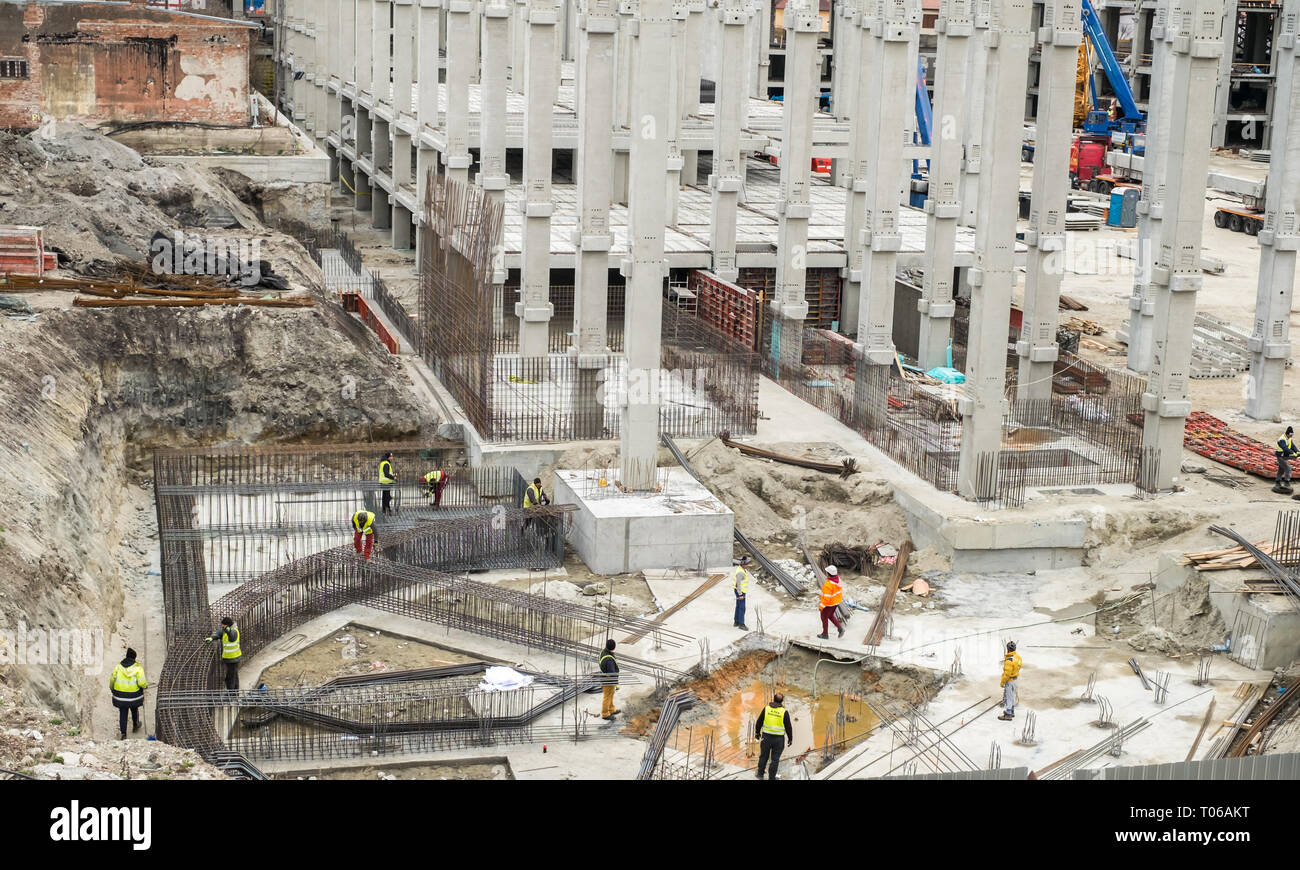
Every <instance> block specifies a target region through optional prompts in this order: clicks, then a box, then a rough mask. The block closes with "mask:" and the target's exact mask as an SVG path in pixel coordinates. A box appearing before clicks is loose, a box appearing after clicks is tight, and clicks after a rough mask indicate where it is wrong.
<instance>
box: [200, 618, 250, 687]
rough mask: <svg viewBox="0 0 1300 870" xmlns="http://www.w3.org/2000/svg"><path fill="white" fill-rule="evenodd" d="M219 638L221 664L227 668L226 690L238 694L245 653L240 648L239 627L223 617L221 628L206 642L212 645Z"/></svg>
mask: <svg viewBox="0 0 1300 870" xmlns="http://www.w3.org/2000/svg"><path fill="white" fill-rule="evenodd" d="M217 638H221V662H222V664H224V665H225V666H226V689H227V690H229V691H231V692H238V691H239V660H240V659H241V658H243V657H244V651H243V649H241V648H240V646H239V626H237V625H235V620H233V619H231V618H230V617H229V616H224V617H222V619H221V626H220V627H219V628H218V629H217V630H216V631H214V632H212V634H210V635H209V636H208V637H206V638H204V640H205V641H206V642H207V643H212V642H213V641H214V640H216V639H217Z"/></svg>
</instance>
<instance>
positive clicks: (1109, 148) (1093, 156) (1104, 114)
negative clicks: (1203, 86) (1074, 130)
mask: <svg viewBox="0 0 1300 870" xmlns="http://www.w3.org/2000/svg"><path fill="white" fill-rule="evenodd" d="M1083 32H1084V34H1085V36H1086V37H1087V39H1086V41H1085V42H1086V45H1084V46H1081V50H1083V51H1085V52H1086V51H1087V46H1091V47H1092V50H1093V51H1094V52H1096V54H1097V58H1098V60H1100V61H1101V68H1102V71H1103V72H1104V73H1105V74H1106V80H1107V81H1109V82H1110V86H1111V89H1112V90H1114V91H1115V100H1114V102H1113V104H1112V105H1111V106H1110V107H1104V106H1103V105H1102V101H1101V97H1100V96H1099V95H1098V93H1097V82H1096V80H1095V78H1094V77H1093V75H1092V73H1091V71H1090V69H1089V66H1088V64H1087V63H1086V62H1085V63H1083V64H1081V65H1080V77H1081V78H1084V77H1086V82H1087V89H1088V93H1089V95H1090V96H1091V106H1092V108H1090V109H1088V111H1087V114H1086V115H1085V116H1084V119H1083V133H1082V134H1080V135H1079V136H1077V137H1075V140H1074V143H1073V144H1072V145H1071V146H1070V182H1071V184H1072V185H1073V186H1075V187H1080V188H1084V189H1086V190H1091V191H1093V192H1095V193H1110V190H1111V188H1112V187H1114V186H1115V185H1116V184H1121V183H1132V182H1133V177H1132V176H1130V175H1125V174H1118V173H1116V172H1115V171H1114V169H1115V167H1114V166H1113V164H1111V163H1110V162H1109V161H1108V160H1107V157H1108V155H1110V154H1112V153H1119V154H1123V155H1128V156H1140V155H1141V154H1142V153H1143V152H1144V151H1145V134H1146V123H1147V120H1146V115H1144V114H1142V110H1141V109H1139V108H1138V105H1137V101H1136V100H1135V99H1134V98H1133V89H1132V88H1131V87H1129V83H1128V80H1127V79H1126V78H1124V71H1123V70H1122V69H1120V65H1119V61H1118V60H1116V59H1115V52H1114V51H1112V50H1111V47H1110V40H1108V39H1107V38H1106V31H1105V30H1104V29H1103V28H1102V26H1101V21H1100V20H1099V19H1098V18H1097V10H1095V9H1094V8H1093V6H1092V2H1091V0H1083Z"/></svg>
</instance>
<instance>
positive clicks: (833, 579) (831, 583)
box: [817, 565, 844, 640]
mask: <svg viewBox="0 0 1300 870" xmlns="http://www.w3.org/2000/svg"><path fill="white" fill-rule="evenodd" d="M843 600H844V584H842V583H841V582H840V569H838V568H836V567H835V566H834V565H828V566H827V567H826V582H825V583H823V584H822V593H821V615H822V633H821V634H819V635H817V637H819V638H821V639H822V640H827V639H828V637H829V634H828V632H829V625H828V624H827V623H831V622H833V623H835V627H836V628H837V629H839V632H840V634H839V636H840V637H844V623H842V622H840V618H839V616H838V615H837V614H836V612H835V611H837V610H839V607H840V602H841V601H843Z"/></svg>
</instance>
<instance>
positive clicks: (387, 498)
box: [379, 451, 397, 514]
mask: <svg viewBox="0 0 1300 870" xmlns="http://www.w3.org/2000/svg"><path fill="white" fill-rule="evenodd" d="M379 482H380V483H381V484H385V486H384V504H383V507H382V508H381V509H382V510H383V512H384V513H386V514H391V513H392V512H393V510H392V505H393V491H392V490H391V489H389V488H388V487H389V486H390V485H392V484H394V483H397V475H396V474H394V473H393V453H392V451H389V452H388V453H385V454H384V458H383V460H382V461H381V462H380V463H379Z"/></svg>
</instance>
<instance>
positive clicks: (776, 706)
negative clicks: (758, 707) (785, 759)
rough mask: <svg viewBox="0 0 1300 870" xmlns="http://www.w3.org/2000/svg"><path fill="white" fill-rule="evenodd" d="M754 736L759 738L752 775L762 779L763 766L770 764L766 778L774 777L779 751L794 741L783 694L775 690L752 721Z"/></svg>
mask: <svg viewBox="0 0 1300 870" xmlns="http://www.w3.org/2000/svg"><path fill="white" fill-rule="evenodd" d="M754 736H755V737H756V738H758V739H759V751H758V772H757V773H755V774H754V776H755V777H756V778H758V779H762V778H763V768H765V767H768V766H769V764H770V765H771V766H770V768H769V773H768V776H767V778H768V779H776V768H777V766H778V765H780V763H781V753H782V752H784V751H785V748H786V747H787V746H789V745H790V744H791V743H793V742H794V725H793V724H791V722H790V711H789V710H787V709H786V708H785V695H782V694H781V693H780V692H777V693H776V694H775V695H773V696H772V703H770V704H768V705H767V706H766V707H764V708H763V712H762V713H760V714H759V716H758V721H757V722H755V723H754Z"/></svg>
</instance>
